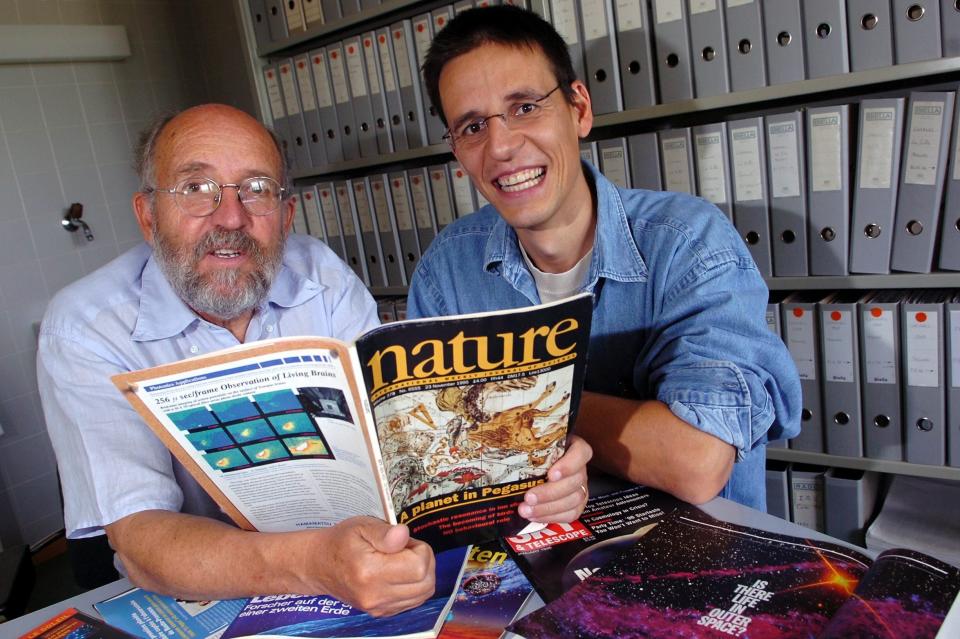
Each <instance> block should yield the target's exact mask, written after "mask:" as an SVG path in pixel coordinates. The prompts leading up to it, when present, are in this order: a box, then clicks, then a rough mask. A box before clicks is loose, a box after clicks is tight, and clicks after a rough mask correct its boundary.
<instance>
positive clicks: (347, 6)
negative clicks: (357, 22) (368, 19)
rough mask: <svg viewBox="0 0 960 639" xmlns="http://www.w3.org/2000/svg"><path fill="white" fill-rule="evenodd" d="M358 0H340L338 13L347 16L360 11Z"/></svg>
mask: <svg viewBox="0 0 960 639" xmlns="http://www.w3.org/2000/svg"><path fill="white" fill-rule="evenodd" d="M360 10H361V8H360V0H340V14H341V15H342V16H343V17H344V18H347V17H349V16H354V15H357V14H358V13H360Z"/></svg>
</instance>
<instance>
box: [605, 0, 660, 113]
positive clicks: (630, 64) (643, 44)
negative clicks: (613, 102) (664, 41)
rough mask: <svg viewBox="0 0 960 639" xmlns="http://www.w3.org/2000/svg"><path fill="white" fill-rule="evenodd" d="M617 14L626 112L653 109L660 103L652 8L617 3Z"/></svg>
mask: <svg viewBox="0 0 960 639" xmlns="http://www.w3.org/2000/svg"><path fill="white" fill-rule="evenodd" d="M614 14H615V17H616V27H617V59H618V60H619V61H620V86H621V88H622V90H623V108H625V109H636V108H638V107H645V106H653V105H654V104H656V103H657V81H656V78H655V77H654V72H653V67H654V58H653V29H652V26H651V22H650V6H649V4H648V3H646V2H615V3H614Z"/></svg>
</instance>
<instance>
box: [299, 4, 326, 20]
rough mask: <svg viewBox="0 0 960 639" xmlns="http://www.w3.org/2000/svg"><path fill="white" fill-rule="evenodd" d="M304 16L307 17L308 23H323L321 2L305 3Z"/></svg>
mask: <svg viewBox="0 0 960 639" xmlns="http://www.w3.org/2000/svg"><path fill="white" fill-rule="evenodd" d="M303 17H304V18H306V19H307V24H313V23H314V22H319V23H321V24H322V23H323V7H321V6H320V3H319V2H316V0H314V2H307V3H306V4H304V5H303Z"/></svg>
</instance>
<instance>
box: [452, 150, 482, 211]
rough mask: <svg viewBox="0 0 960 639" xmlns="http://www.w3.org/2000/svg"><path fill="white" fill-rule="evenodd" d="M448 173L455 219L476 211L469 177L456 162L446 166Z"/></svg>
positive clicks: (453, 161) (475, 202)
mask: <svg viewBox="0 0 960 639" xmlns="http://www.w3.org/2000/svg"><path fill="white" fill-rule="evenodd" d="M447 168H448V169H449V171H450V191H451V193H452V195H453V205H454V211H456V214H457V217H463V216H464V215H469V214H470V213H473V212H474V211H476V210H477V201H476V199H475V195H474V192H473V182H471V181H470V176H469V175H468V174H467V172H466V171H465V170H464V169H463V167H462V166H460V163H459V162H457V161H456V160H451V161H450V162H449V163H448V164H447Z"/></svg>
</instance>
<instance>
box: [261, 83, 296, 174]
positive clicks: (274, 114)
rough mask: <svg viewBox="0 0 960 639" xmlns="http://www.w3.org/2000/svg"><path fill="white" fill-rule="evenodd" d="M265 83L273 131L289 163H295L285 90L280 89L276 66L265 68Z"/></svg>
mask: <svg viewBox="0 0 960 639" xmlns="http://www.w3.org/2000/svg"><path fill="white" fill-rule="evenodd" d="M263 81H264V84H265V85H266V87H267V101H268V102H269V103H270V117H271V119H272V121H273V130H274V132H275V133H276V134H277V137H279V138H280V147H281V148H282V149H283V154H284V155H285V156H286V158H287V161H288V162H290V163H293V161H294V154H293V145H292V144H291V142H290V140H291V134H290V126H289V125H288V124H287V108H286V106H284V103H283V90H282V89H281V88H280V78H279V74H278V73H277V67H276V66H275V65H267V66H265V67H263Z"/></svg>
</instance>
